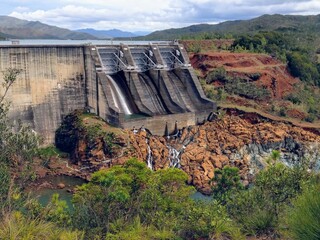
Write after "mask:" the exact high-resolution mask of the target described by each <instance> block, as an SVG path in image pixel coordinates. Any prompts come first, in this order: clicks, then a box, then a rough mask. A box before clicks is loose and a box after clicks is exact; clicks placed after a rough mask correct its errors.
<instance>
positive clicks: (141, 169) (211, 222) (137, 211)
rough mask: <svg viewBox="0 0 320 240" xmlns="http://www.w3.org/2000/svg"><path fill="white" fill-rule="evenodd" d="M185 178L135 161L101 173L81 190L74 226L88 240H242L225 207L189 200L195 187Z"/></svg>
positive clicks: (76, 199)
mask: <svg viewBox="0 0 320 240" xmlns="http://www.w3.org/2000/svg"><path fill="white" fill-rule="evenodd" d="M187 179H188V177H187V175H186V174H185V173H184V172H182V171H181V170H179V169H175V168H174V169H172V168H170V169H166V170H159V171H156V172H152V171H150V170H149V169H148V168H147V167H146V165H145V163H141V162H138V161H137V160H134V159H132V160H129V161H128V162H127V163H126V164H125V165H124V166H122V167H120V166H114V167H112V168H111V169H109V170H100V171H98V172H96V173H94V174H93V176H92V180H91V182H90V183H88V184H85V185H83V186H81V187H79V188H78V189H77V191H76V193H75V195H74V199H73V202H74V207H75V213H74V215H73V217H72V220H73V224H74V226H75V227H78V228H80V229H82V230H85V231H86V237H87V238H94V237H93V236H98V238H99V239H100V238H103V237H104V236H106V239H195V238H198V237H206V238H209V237H221V236H229V237H230V238H232V239H241V238H242V235H241V233H240V230H239V228H237V227H236V226H235V224H234V222H233V221H232V220H231V219H230V218H229V217H228V216H227V212H226V211H225V209H224V208H223V207H222V206H221V205H219V204H218V203H217V202H214V203H212V204H204V203H201V202H194V201H193V200H192V199H191V198H190V196H191V194H193V193H194V188H193V187H191V186H188V185H187V184H186V182H187ZM123 226H126V227H125V228H123Z"/></svg>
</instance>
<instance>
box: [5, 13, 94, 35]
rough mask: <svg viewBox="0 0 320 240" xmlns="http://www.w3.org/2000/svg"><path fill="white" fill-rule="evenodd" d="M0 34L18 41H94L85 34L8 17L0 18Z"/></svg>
mask: <svg viewBox="0 0 320 240" xmlns="http://www.w3.org/2000/svg"><path fill="white" fill-rule="evenodd" d="M0 33H2V35H3V36H4V37H7V38H19V39H77V40H82V39H96V37H94V36H92V35H90V34H87V33H80V32H75V31H71V30H68V29H64V28H59V27H55V26H51V25H47V24H44V23H41V22H39V21H26V20H21V19H18V18H14V17H8V16H0ZM0 35H1V34H0Z"/></svg>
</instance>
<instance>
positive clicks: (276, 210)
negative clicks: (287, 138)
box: [227, 151, 309, 234]
mask: <svg viewBox="0 0 320 240" xmlns="http://www.w3.org/2000/svg"><path fill="white" fill-rule="evenodd" d="M270 158H271V159H273V163H270V164H269V165H268V167H267V168H266V169H264V170H262V171H260V172H259V173H258V174H257V176H256V179H255V182H254V185H253V187H251V188H250V189H249V190H247V191H240V192H239V193H237V194H236V195H235V196H234V197H233V198H232V199H231V200H230V201H228V202H227V209H228V212H229V213H230V214H231V216H232V217H233V218H234V219H235V220H236V221H237V222H238V223H239V224H241V225H242V227H243V229H244V230H245V231H246V232H248V233H249V234H256V233H258V234H262V233H268V232H273V231H275V230H276V227H277V226H278V224H279V222H278V221H279V215H280V214H281V213H283V210H284V207H285V206H286V205H288V204H290V203H291V202H292V200H293V199H294V198H295V197H296V196H298V195H299V194H300V193H301V192H302V188H303V186H304V184H305V183H306V181H308V179H309V175H308V174H307V172H306V171H305V169H304V167H303V165H297V166H294V167H292V168H289V167H287V166H285V165H284V164H282V163H277V162H275V161H276V159H278V158H279V154H278V151H273V153H272V155H271V157H270Z"/></svg>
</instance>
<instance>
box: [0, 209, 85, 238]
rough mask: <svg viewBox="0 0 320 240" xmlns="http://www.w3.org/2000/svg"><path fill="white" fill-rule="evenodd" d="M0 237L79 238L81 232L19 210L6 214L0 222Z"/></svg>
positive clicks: (81, 235) (81, 234)
mask: <svg viewBox="0 0 320 240" xmlns="http://www.w3.org/2000/svg"><path fill="white" fill-rule="evenodd" d="M0 239H28V240H29V239H30V240H32V239H37V240H38V239H39V240H46V239H48V240H81V239H83V233H81V232H77V231H74V232H70V231H67V230H64V229H62V228H58V227H56V226H55V225H54V224H53V223H49V222H45V221H43V220H40V219H29V218H26V217H24V216H23V215H22V213H20V212H14V213H12V214H11V215H6V216H4V218H3V219H2V221H1V222H0Z"/></svg>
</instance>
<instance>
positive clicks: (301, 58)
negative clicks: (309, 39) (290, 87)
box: [287, 52, 320, 86]
mask: <svg viewBox="0 0 320 240" xmlns="http://www.w3.org/2000/svg"><path fill="white" fill-rule="evenodd" d="M287 59H288V67H289V69H290V72H291V74H292V75H293V76H295V77H299V78H300V79H301V80H302V81H305V82H307V83H308V84H312V85H317V86H319V85H320V73H319V72H318V69H317V66H316V64H315V62H314V61H312V60H311V59H312V58H311V57H310V56H309V55H308V54H307V53H304V52H292V53H288V54H287Z"/></svg>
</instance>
